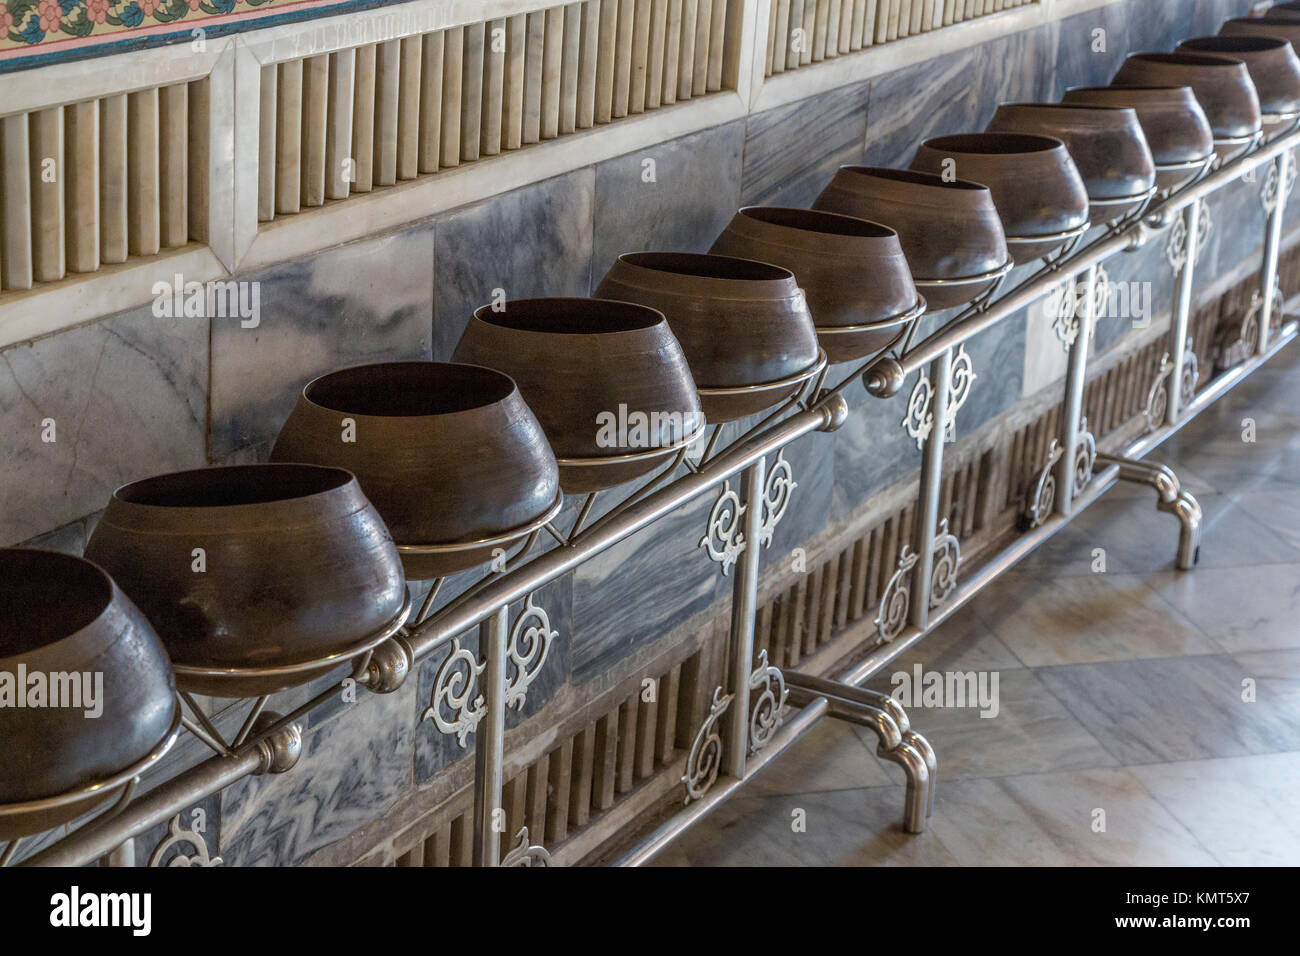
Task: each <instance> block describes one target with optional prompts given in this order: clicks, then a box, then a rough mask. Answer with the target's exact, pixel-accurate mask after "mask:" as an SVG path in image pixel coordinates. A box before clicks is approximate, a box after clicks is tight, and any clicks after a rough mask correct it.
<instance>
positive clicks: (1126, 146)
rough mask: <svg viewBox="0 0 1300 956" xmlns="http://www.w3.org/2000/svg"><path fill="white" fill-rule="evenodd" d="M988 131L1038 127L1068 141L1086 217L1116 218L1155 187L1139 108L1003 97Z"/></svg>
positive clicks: (1029, 130)
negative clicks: (1008, 100)
mask: <svg viewBox="0 0 1300 956" xmlns="http://www.w3.org/2000/svg"><path fill="white" fill-rule="evenodd" d="M988 131H989V132H990V133H1037V134H1039V135H1043V136H1054V137H1056V138H1057V139H1059V140H1061V142H1063V143H1065V148H1066V149H1068V150H1069V151H1070V157H1071V158H1072V159H1073V160H1074V163H1075V165H1076V166H1077V167H1078V169H1079V175H1080V176H1081V177H1082V178H1083V184H1084V186H1085V188H1086V189H1087V191H1088V200H1089V204H1090V206H1089V213H1088V218H1089V219H1091V220H1092V221H1093V222H1095V223H1103V222H1113V221H1114V220H1116V219H1122V218H1123V217H1124V216H1126V215H1128V214H1129V213H1131V212H1134V211H1135V210H1137V209H1139V208H1140V207H1141V206H1143V205H1144V204H1145V203H1146V202H1147V201H1148V200H1149V199H1150V198H1151V196H1152V195H1153V194H1154V193H1155V188H1156V164H1155V160H1154V159H1152V158H1151V149H1150V147H1148V146H1147V138H1146V134H1144V133H1143V132H1142V124H1141V123H1139V122H1138V117H1137V113H1136V112H1135V111H1133V110H1131V109H1129V108H1128V107H1126V106H1084V105H1079V104H1064V105H1062V104H1059V103H1004V104H1003V105H1002V106H999V107H998V109H997V112H996V113H994V114H993V119H992V121H991V122H990V123H989V125H988Z"/></svg>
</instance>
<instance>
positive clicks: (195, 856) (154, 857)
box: [149, 813, 222, 867]
mask: <svg viewBox="0 0 1300 956" xmlns="http://www.w3.org/2000/svg"><path fill="white" fill-rule="evenodd" d="M186 843H188V844H189V845H190V846H191V847H192V848H193V850H194V852H193V853H177V854H176V855H175V856H173V857H172V858H171V859H168V860H167V862H166V863H164V862H163V860H164V859H166V857H167V851H168V850H170V849H171V848H172V847H176V846H181V845H183V844H186ZM221 863H222V860H221V857H219V856H209V855H208V844H207V841H206V840H204V839H203V834H202V833H198V832H197V831H195V830H186V829H183V828H182V827H181V815H180V814H179V813H178V814H176V816H174V817H172V818H171V820H169V821H168V822H167V836H165V837H164V838H163V840H162V842H161V843H159V844H158V845H157V846H156V847H154V850H153V852H152V853H150V854H149V866H158V867H161V866H221Z"/></svg>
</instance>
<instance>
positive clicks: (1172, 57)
mask: <svg viewBox="0 0 1300 956" xmlns="http://www.w3.org/2000/svg"><path fill="white" fill-rule="evenodd" d="M1130 60H1136V61H1137V62H1139V63H1155V64H1160V65H1163V66H1182V67H1206V68H1207V69H1232V70H1235V71H1241V70H1245V69H1246V63H1245V61H1244V60H1240V59H1237V58H1236V57H1231V56H1217V55H1215V54H1211V53H1159V52H1155V51H1149V52H1146V53H1130V54H1129V55H1128V56H1127V57H1125V58H1124V63H1128V62H1129V61H1130ZM1123 65H1124V64H1120V67H1121V69H1122V68H1123ZM1111 85H1112V86H1113V85H1116V84H1115V83H1114V82H1113V81H1112V84H1111ZM1118 85H1120V86H1123V85H1124V84H1122V83H1121V84H1118ZM1148 85H1149V84H1148Z"/></svg>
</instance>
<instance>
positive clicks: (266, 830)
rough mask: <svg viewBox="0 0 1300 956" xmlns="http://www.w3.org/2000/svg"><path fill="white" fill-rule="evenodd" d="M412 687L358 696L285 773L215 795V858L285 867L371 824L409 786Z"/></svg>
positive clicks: (251, 779)
mask: <svg viewBox="0 0 1300 956" xmlns="http://www.w3.org/2000/svg"><path fill="white" fill-rule="evenodd" d="M415 693H416V682H415V681H407V683H406V685H405V686H404V687H402V689H401V690H399V691H397V692H396V693H393V694H382V695H381V694H363V695H362V696H361V697H360V698H359V699H358V702H357V704H355V705H354V706H353V708H352V712H351V713H350V714H349V715H348V718H347V719H346V720H336V721H333V722H331V723H329V724H327V725H325V726H324V727H322V728H321V729H320V730H319V731H318V732H316V733H315V734H312V735H311V736H310V737H308V738H307V739H306V740H305V741H304V742H303V753H302V757H301V758H300V759H299V762H298V766H296V767H295V768H294V769H293V771H291V772H290V773H286V774H266V775H263V776H260V777H246V778H244V779H243V780H241V781H239V782H238V783H235V784H234V785H233V786H231V787H229V788H228V789H226V790H225V791H223V792H222V796H221V837H222V857H223V858H224V859H225V861H226V863H227V864H230V865H238V866H255V865H262V866H290V865H293V864H296V863H300V862H302V861H303V860H305V859H306V858H307V857H309V856H310V855H311V854H312V853H314V852H316V851H317V850H320V849H322V848H323V847H326V846H328V845H330V844H331V843H335V842H337V841H338V840H341V839H343V837H345V836H347V835H348V834H349V833H351V832H352V831H353V830H355V829H357V828H358V827H360V826H362V825H363V824H365V823H368V822H370V821H371V820H373V819H374V818H375V817H378V816H379V815H381V814H382V813H383V812H384V811H385V810H387V809H388V808H389V807H391V806H392V805H393V803H394V802H396V800H397V799H398V798H399V797H400V796H401V795H402V794H403V793H405V792H406V791H408V790H409V789H410V787H411V782H412V770H413V752H414V751H413V738H414V722H415V717H416V700H415Z"/></svg>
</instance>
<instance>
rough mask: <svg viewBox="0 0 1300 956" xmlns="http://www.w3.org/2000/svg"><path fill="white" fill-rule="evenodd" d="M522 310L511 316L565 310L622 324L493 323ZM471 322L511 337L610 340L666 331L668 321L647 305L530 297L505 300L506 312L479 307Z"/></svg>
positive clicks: (541, 314) (611, 300) (590, 299)
mask: <svg viewBox="0 0 1300 956" xmlns="http://www.w3.org/2000/svg"><path fill="white" fill-rule="evenodd" d="M512 305H513V306H522V307H523V308H522V309H516V311H515V314H516V315H519V314H520V313H521V312H522V313H528V312H530V310H533V309H539V308H546V309H548V310H556V311H558V310H559V309H569V310H573V311H575V312H585V313H592V312H599V313H600V317H601V319H602V320H603V321H608V319H610V318H615V317H621V318H622V319H623V320H624V321H623V323H622V326H621V327H619V328H596V327H593V328H559V329H548V328H526V327H522V326H521V325H518V324H515V325H512V324H510V323H508V322H500V321H496V320H495V318H494V317H503V316H507V315H509V314H510V307H511V306H512ZM547 315H549V312H542V313H538V314H535V317H544V316H547ZM473 320H474V321H476V322H482V323H483V324H484V325H490V326H492V327H493V328H497V329H501V330H502V331H503V332H509V333H512V334H514V335H535V336H548V337H549V336H565V337H568V336H575V337H581V336H596V335H598V336H602V337H605V338H613V337H615V336H638V335H640V334H642V333H645V332H648V331H652V330H653V331H658V330H665V331H666V330H667V329H668V319H667V318H666V317H665V316H664V314H663V313H662V312H660V311H659V310H658V309H655V308H651V307H650V306H648V305H640V304H639V303H635V302H624V301H622V300H621V299H598V298H595V297H583V296H531V297H528V298H523V299H507V300H506V308H505V310H503V311H500V312H498V311H496V310H494V309H493V307H492V306H491V305H482V306H479V307H478V308H477V309H475V310H474V316H473Z"/></svg>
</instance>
